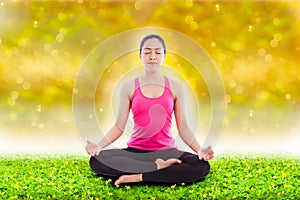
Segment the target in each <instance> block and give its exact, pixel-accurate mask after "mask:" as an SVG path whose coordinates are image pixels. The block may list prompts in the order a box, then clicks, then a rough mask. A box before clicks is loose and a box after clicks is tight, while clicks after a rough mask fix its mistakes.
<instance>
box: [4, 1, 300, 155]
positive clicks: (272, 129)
mask: <svg viewBox="0 0 300 200" xmlns="http://www.w3.org/2000/svg"><path fill="white" fill-rule="evenodd" d="M299 13H300V3H299V2H298V1H287V0H282V1H193V0H185V1H144V0H137V1H92V0H91V1H83V0H82V1H64V0H58V1H5V0H0V93H1V95H0V120H1V125H0V135H1V142H0V144H1V146H2V147H1V151H4V152H6V151H14V149H15V148H18V146H19V147H20V149H22V148H24V147H25V145H24V144H23V141H35V139H37V140H38V141H43V142H44V143H46V144H47V143H48V144H49V146H51V145H54V144H58V143H59V144H61V145H62V146H63V145H64V144H65V141H69V142H70V141H74V142H77V139H76V132H75V130H74V125H73V116H72V93H73V92H74V91H73V85H74V80H75V78H76V74H77V72H78V70H79V68H80V66H81V64H82V62H83V60H84V58H85V57H86V56H87V54H88V53H89V52H90V51H91V50H92V49H93V48H94V47H95V46H97V44H99V43H100V42H101V41H104V40H105V39H107V38H109V37H110V36H112V35H115V34H117V33H120V32H122V31H125V30H129V29H134V28H143V27H162V28H168V29H173V30H176V31H179V32H182V33H184V34H186V35H188V36H189V37H191V38H193V39H194V40H195V41H197V42H198V43H199V44H200V45H201V46H202V47H204V48H205V49H206V50H207V52H208V54H209V55H210V57H211V58H212V59H213V60H214V62H215V63H216V66H217V67H218V70H219V72H220V74H221V76H222V79H223V81H224V85H225V89H226V97H225V98H226V101H227V103H228V107H227V115H226V124H225V127H224V134H223V139H224V140H223V141H220V143H221V144H220V146H222V144H223V145H224V148H227V147H228V148H229V146H230V145H232V143H230V141H235V140H238V141H239V142H240V141H243V142H244V143H245V144H249V145H248V146H249V148H250V146H251V145H254V146H255V148H259V147H261V148H260V149H264V148H266V150H268V148H272V145H271V144H267V143H268V142H266V141H268V140H269V141H273V140H272V139H274V140H276V141H278V143H276V142H273V144H274V145H273V147H274V149H276V148H277V149H279V150H281V148H284V147H283V146H286V145H281V146H279V145H278V144H280V142H281V143H282V142H285V143H286V144H287V146H290V147H289V148H291V149H292V150H291V151H299V152H300V148H299V147H295V146H293V145H291V144H292V143H289V142H290V141H294V140H293V138H298V137H299V134H300V128H299V127H300V125H299V124H300V117H299V108H300V90H299V86H300V59H299V57H300V52H299V51H300V30H299V29H300V28H299V27H300V24H299V21H300V14H299ZM172 45H176V41H174V42H172V43H169V44H167V46H172ZM137 46H138V44H137ZM195 56H197V55H195ZM185 62H186V61H184V60H183V59H181V58H179V57H176V56H169V57H167V59H166V64H167V65H168V66H172V67H174V68H176V70H177V71H180V73H182V74H183V77H190V80H189V81H190V83H191V86H192V88H193V90H194V91H195V94H197V95H198V97H197V98H198V99H200V100H201V103H202V105H203V108H200V110H201V113H200V120H201V121H202V126H203V130H205V128H207V126H208V122H209V119H208V116H209V115H210V113H209V112H210V110H209V109H208V108H209V106H205V105H209V98H210V96H209V92H208V90H207V87H206V85H205V83H204V82H203V81H202V80H199V79H197V78H195V77H194V76H193V71H192V70H188V68H186V63H185ZM138 63H139V60H138V57H137V56H130V57H129V58H127V59H126V65H122V66H120V67H129V66H132V65H135V66H137V65H138ZM116 64H117V65H118V64H120V63H116ZM119 73H121V72H119ZM107 80H108V81H116V80H115V79H114V77H113V73H107ZM108 84H109V83H108ZM107 89H108V88H107ZM104 90H105V89H104ZM75 92H76V91H75ZM98 92H99V94H101V93H103V92H105V91H98ZM101 109H102V110H101ZM99 111H100V112H105V109H104V107H103V108H100V107H99ZM58 139H59V140H60V141H61V142H57V140H58ZM260 141H261V142H260ZM4 143H5V144H6V145H4ZM33 143H36V142H33ZM227 143H228V146H226V145H227ZM229 143H230V144H229ZM270 143H272V142H270ZM2 144H3V145H2ZM22 144H23V146H22ZM289 144H290V145H289ZM259 145H260V146H259ZM33 146H34V145H33ZM46 146H47V145H44V146H43V145H40V146H38V147H37V148H36V149H38V148H42V149H43V148H46ZM245 146H247V145H245ZM233 147H236V148H237V149H239V148H238V147H239V145H236V146H233ZM49 148H51V147H49ZM66 148H70V150H71V151H72V150H73V147H72V145H70V146H67V147H66ZM57 149H58V150H59V149H65V148H60V146H57ZM250 150H251V149H250ZM285 150H288V147H286V149H285Z"/></svg>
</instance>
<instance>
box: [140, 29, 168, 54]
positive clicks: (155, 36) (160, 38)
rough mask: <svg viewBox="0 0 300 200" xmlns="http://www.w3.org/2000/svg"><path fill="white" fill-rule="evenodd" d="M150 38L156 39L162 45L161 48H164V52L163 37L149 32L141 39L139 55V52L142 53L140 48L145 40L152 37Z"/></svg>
mask: <svg viewBox="0 0 300 200" xmlns="http://www.w3.org/2000/svg"><path fill="white" fill-rule="evenodd" d="M152 38H155V39H158V40H159V41H160V42H161V44H162V46H163V48H164V54H166V44H165V41H164V39H162V37H160V36H159V35H156V34H150V35H147V36H145V37H144V38H143V39H142V41H141V44H140V55H141V53H142V48H143V46H144V44H145V42H146V41H147V40H149V39H152Z"/></svg>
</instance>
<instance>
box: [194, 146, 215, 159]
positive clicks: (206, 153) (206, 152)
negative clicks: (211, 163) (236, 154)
mask: <svg viewBox="0 0 300 200" xmlns="http://www.w3.org/2000/svg"><path fill="white" fill-rule="evenodd" d="M198 157H199V159H200V160H202V159H203V160H205V161H208V160H210V159H212V158H213V157H214V151H213V150H212V148H211V146H208V147H206V148H204V149H200V150H199V151H198Z"/></svg>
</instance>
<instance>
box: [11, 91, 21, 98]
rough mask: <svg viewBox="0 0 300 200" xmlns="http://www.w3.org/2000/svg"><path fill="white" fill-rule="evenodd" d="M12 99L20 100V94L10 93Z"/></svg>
mask: <svg viewBox="0 0 300 200" xmlns="http://www.w3.org/2000/svg"><path fill="white" fill-rule="evenodd" d="M10 97H11V99H15V100H16V99H18V98H19V92H17V91H12V92H11V93H10Z"/></svg>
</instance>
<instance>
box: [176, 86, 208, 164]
mask: <svg viewBox="0 0 300 200" xmlns="http://www.w3.org/2000/svg"><path fill="white" fill-rule="evenodd" d="M172 89H173V91H174V93H175V108H174V114H175V120H176V124H177V129H178V134H179V136H180V137H181V139H182V140H183V141H184V142H185V143H186V144H187V145H188V146H189V147H190V148H191V149H192V150H193V151H194V152H195V153H197V154H198V156H199V158H200V159H202V158H204V160H209V159H211V158H212V157H213V151H212V150H211V147H207V148H204V149H202V148H201V146H200V144H199V143H198V141H197V139H196V137H195V135H194V134H193V132H192V131H191V129H190V127H189V125H188V122H187V118H186V111H185V94H184V89H183V86H182V85H181V84H180V83H178V82H175V81H172Z"/></svg>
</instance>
